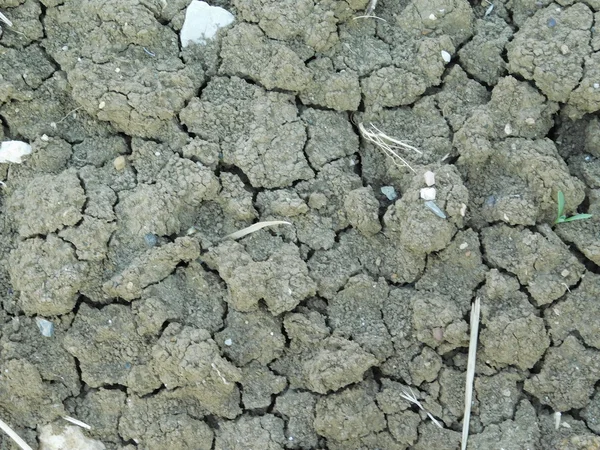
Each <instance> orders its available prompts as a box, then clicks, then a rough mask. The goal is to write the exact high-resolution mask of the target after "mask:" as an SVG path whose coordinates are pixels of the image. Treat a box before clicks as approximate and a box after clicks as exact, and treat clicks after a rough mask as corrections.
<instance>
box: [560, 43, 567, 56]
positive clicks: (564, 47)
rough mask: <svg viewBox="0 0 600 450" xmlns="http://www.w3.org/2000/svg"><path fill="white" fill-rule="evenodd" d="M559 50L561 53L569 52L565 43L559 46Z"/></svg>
mask: <svg viewBox="0 0 600 450" xmlns="http://www.w3.org/2000/svg"><path fill="white" fill-rule="evenodd" d="M560 52H561V53H562V54H563V55H567V54H568V53H569V47H568V46H567V45H566V44H563V45H561V46H560Z"/></svg>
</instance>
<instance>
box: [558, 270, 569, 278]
mask: <svg viewBox="0 0 600 450" xmlns="http://www.w3.org/2000/svg"><path fill="white" fill-rule="evenodd" d="M569 273H570V272H569V271H568V270H567V269H565V270H563V271H562V272H561V273H560V274H561V275H562V276H563V277H564V278H567V277H568V276H569Z"/></svg>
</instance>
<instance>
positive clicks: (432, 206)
mask: <svg viewBox="0 0 600 450" xmlns="http://www.w3.org/2000/svg"><path fill="white" fill-rule="evenodd" d="M425 206H426V207H427V208H429V209H430V210H431V211H433V213H434V214H435V215H436V216H438V217H439V218H441V219H446V218H447V217H448V216H446V213H445V212H444V211H442V209H441V208H440V207H439V206H438V205H436V204H435V202H434V201H432V200H427V201H426V202H425Z"/></svg>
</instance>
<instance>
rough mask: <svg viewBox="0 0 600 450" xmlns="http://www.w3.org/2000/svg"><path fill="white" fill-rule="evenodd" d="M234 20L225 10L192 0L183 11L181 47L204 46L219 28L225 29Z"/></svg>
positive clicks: (180, 34) (180, 35)
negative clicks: (194, 44)
mask: <svg viewBox="0 0 600 450" xmlns="http://www.w3.org/2000/svg"><path fill="white" fill-rule="evenodd" d="M234 20H235V17H234V16H233V14H231V13H230V12H229V11H227V10H226V9H223V8H220V7H218V6H210V5H209V4H208V3H206V2H201V1H198V0H193V1H192V2H191V3H190V4H189V5H188V7H187V9H186V10H185V20H184V21H183V26H182V27H181V32H180V33H179V37H180V39H181V46H182V47H184V48H185V47H187V46H188V45H189V44H190V43H196V44H206V41H208V40H210V39H212V38H213V37H215V35H216V34H217V31H218V30H219V28H223V27H226V26H227V25H229V24H230V23H232V22H233V21H234Z"/></svg>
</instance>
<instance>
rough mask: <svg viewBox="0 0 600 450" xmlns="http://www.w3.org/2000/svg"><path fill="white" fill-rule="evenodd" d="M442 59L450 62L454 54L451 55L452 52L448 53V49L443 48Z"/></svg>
mask: <svg viewBox="0 0 600 450" xmlns="http://www.w3.org/2000/svg"><path fill="white" fill-rule="evenodd" d="M442 59H443V60H444V61H445V62H446V63H449V62H450V60H451V59H452V56H451V55H450V53H448V52H447V51H446V50H442Z"/></svg>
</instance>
